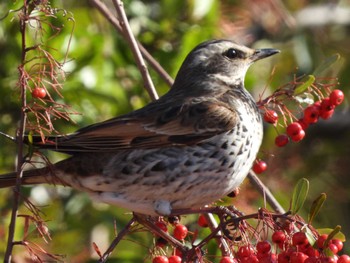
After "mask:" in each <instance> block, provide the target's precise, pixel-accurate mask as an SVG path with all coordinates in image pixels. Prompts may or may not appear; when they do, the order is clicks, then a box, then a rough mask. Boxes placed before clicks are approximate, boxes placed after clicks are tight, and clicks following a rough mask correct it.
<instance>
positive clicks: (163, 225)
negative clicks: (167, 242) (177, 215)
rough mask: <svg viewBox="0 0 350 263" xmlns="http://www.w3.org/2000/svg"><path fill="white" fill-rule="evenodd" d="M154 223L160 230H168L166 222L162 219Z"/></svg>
mask: <svg viewBox="0 0 350 263" xmlns="http://www.w3.org/2000/svg"><path fill="white" fill-rule="evenodd" d="M155 225H156V226H157V227H158V228H160V229H161V230H163V231H164V232H168V227H167V226H166V224H165V223H164V222H163V221H157V222H156V223H155Z"/></svg>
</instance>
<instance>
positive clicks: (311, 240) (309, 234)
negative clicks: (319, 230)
mask: <svg viewBox="0 0 350 263" xmlns="http://www.w3.org/2000/svg"><path fill="white" fill-rule="evenodd" d="M304 233H305V235H306V237H307V240H308V241H309V244H310V245H311V246H313V245H314V244H315V242H316V239H315V237H314V234H313V233H312V231H311V230H310V228H308V227H306V230H304Z"/></svg>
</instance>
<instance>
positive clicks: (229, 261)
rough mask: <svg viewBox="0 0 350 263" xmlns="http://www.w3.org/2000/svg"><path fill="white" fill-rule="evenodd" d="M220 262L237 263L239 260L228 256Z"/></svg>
mask: <svg viewBox="0 0 350 263" xmlns="http://www.w3.org/2000/svg"><path fill="white" fill-rule="evenodd" d="M220 263H237V260H235V259H233V258H231V257H227V256H226V257H222V258H221V259H220Z"/></svg>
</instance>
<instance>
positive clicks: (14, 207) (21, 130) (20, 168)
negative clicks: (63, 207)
mask: <svg viewBox="0 0 350 263" xmlns="http://www.w3.org/2000/svg"><path fill="white" fill-rule="evenodd" d="M26 16H27V6H26V4H24V6H23V17H22V18H21V19H20V31H21V35H22V58H21V59H22V64H21V65H20V66H19V68H18V70H19V75H20V81H19V85H20V91H21V103H22V108H21V112H20V123H19V128H18V131H17V135H16V141H17V168H16V172H17V178H16V185H15V186H14V187H13V189H12V190H13V205H12V212H11V221H10V225H9V233H8V239H7V247H6V251H5V256H4V262H11V257H12V250H13V246H14V236H15V229H16V222H17V214H18V207H19V202H20V201H19V198H20V193H21V181H22V176H23V164H24V161H23V135H24V131H25V123H26V117H27V116H26V113H25V111H24V110H23V109H25V107H26V104H27V101H26V81H25V79H24V78H23V76H24V65H25V60H26V34H25V30H26V20H25V17H26Z"/></svg>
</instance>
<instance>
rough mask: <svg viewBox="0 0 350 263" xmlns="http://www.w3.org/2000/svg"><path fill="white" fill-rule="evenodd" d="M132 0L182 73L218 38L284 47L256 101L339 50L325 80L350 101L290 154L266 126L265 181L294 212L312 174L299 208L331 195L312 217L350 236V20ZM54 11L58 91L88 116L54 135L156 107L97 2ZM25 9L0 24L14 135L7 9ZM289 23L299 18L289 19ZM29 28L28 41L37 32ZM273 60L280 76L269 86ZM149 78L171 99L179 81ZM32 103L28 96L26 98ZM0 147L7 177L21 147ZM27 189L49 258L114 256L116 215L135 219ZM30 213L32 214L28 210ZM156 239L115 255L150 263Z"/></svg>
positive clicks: (11, 26)
mask: <svg viewBox="0 0 350 263" xmlns="http://www.w3.org/2000/svg"><path fill="white" fill-rule="evenodd" d="M266 2H267V3H269V1H266ZM277 2H278V1H277ZM318 2H319V3H318ZM124 3H125V7H126V11H127V14H128V16H129V19H130V24H131V26H132V29H133V31H134V33H135V35H136V37H137V39H138V40H139V41H140V42H141V43H143V45H144V46H145V47H146V48H147V49H148V50H149V52H150V53H151V54H152V55H153V56H154V57H155V58H156V59H157V60H158V61H159V63H160V64H161V65H162V66H163V67H164V68H165V69H166V70H167V71H168V72H169V73H170V74H171V76H172V77H175V75H176V72H177V70H178V68H179V67H180V65H181V63H182V61H183V59H184V58H185V56H186V55H187V54H188V52H189V51H190V50H191V49H192V48H193V47H194V46H195V45H197V44H198V43H200V42H202V41H205V40H208V39H212V38H229V39H233V40H235V41H236V42H239V43H242V44H247V45H253V46H254V47H275V48H279V49H281V51H282V53H281V54H280V55H278V56H275V57H273V58H271V59H269V60H266V61H263V62H259V63H258V64H256V65H254V66H252V68H251V69H250V70H249V72H248V76H247V79H246V86H247V88H248V89H249V90H250V91H251V92H252V93H253V94H254V96H255V97H256V98H258V97H259V94H261V93H262V92H263V90H264V88H266V87H268V86H269V87H268V88H267V90H266V91H265V92H266V93H265V94H269V93H271V90H273V89H275V88H277V87H278V86H281V85H283V84H285V83H286V82H289V81H291V80H292V79H293V74H297V75H301V74H306V75H308V74H312V72H313V70H314V69H315V68H317V66H318V65H319V64H320V63H321V62H322V61H323V60H324V59H325V58H327V57H329V56H331V55H332V54H334V53H339V54H340V55H341V57H342V63H341V65H340V66H332V68H330V70H329V71H327V74H326V75H325V76H324V77H334V76H337V77H338V78H339V83H340V84H341V85H340V88H341V89H343V90H344V93H345V94H346V97H347V101H346V102H345V103H344V105H343V106H342V107H341V108H340V109H337V113H336V115H335V117H334V118H333V119H332V120H330V121H327V122H322V123H320V124H317V125H315V126H313V127H311V128H310V129H309V130H308V133H307V137H306V139H305V140H303V141H302V142H301V143H298V144H292V145H289V146H287V147H286V148H283V149H276V148H275V147H274V146H273V140H274V137H275V136H276V131H275V129H274V128H272V127H266V133H265V140H264V144H263V146H262V157H263V158H264V159H267V160H268V162H269V169H268V171H267V172H266V175H264V178H262V179H263V180H264V181H265V182H266V184H267V185H268V186H269V187H270V188H271V189H272V192H273V193H274V194H275V195H276V197H277V198H278V200H279V201H280V202H281V203H282V205H283V206H284V207H285V208H286V209H288V207H289V201H290V198H291V195H292V186H293V185H295V184H296V182H297V181H298V179H300V178H302V177H305V178H308V180H309V181H310V194H309V197H308V200H307V201H306V205H305V206H304V208H305V209H304V211H302V212H301V215H303V216H304V218H306V215H307V207H308V206H311V204H312V201H313V199H314V198H316V197H317V196H318V195H319V194H320V193H321V192H325V193H327V196H328V199H327V201H326V203H325V205H324V207H323V208H322V210H321V212H320V214H319V215H318V216H317V218H315V219H314V226H316V227H330V228H332V227H334V226H336V225H338V224H340V225H342V226H343V232H344V233H345V234H346V236H350V225H349V221H348V218H350V215H349V213H350V180H349V179H348V177H349V171H350V150H349V149H350V132H349V127H350V121H349V120H350V115H349V110H348V99H349V88H348V83H349V81H350V75H349V74H348V72H349V71H350V63H349V57H350V52H349V45H348V43H349V41H350V39H349V38H350V37H349V36H350V34H349V29H350V23H349V21H348V20H347V22H345V23H341V22H337V21H338V20H334V21H335V22H333V23H330V22H329V20H327V17H325V18H324V21H322V20H321V22H319V24H311V25H310V24H307V23H304V22H303V19H305V17H303V16H302V13H301V11H302V10H304V11H305V10H307V9H308V8H312V7H314V6H315V5H317V6H318V7H323V8H328V7H329V5H330V4H331V3H330V4H327V3H324V2H323V1H300V2H298V1H292V0H285V1H282V2H278V3H279V5H278V6H277V9H273V8H268V4H267V5H266V6H265V5H258V4H257V3H256V2H255V1H232V0H231V1H230V0H223V1H215V0H205V1H200V0H190V1H169V0H161V1H151V0H147V1H139V0H133V1H131V0H128V1H124ZM106 4H108V5H109V7H110V10H114V9H113V5H112V3H111V2H107V1H106ZM334 5H336V8H340V9H342V10H347V11H348V12H349V10H350V5H348V3H346V1H340V2H337V4H334ZM51 6H52V7H56V8H59V9H65V10H66V11H67V14H66V15H64V13H63V12H60V13H58V14H57V16H56V17H51V18H48V19H49V20H50V22H51V23H52V24H54V25H55V26H58V27H60V28H61V29H62V30H61V32H59V34H58V35H56V36H54V37H51V36H50V30H47V32H45V34H44V38H43V41H45V44H47V46H49V47H51V48H52V49H50V52H52V53H53V54H54V56H55V57H56V58H57V59H59V60H60V61H62V60H63V59H64V55H65V52H66V50H67V48H68V43H70V46H69V53H68V58H67V63H66V64H65V65H64V69H65V71H66V72H67V78H66V80H65V82H64V89H63V90H60V92H61V93H62V95H63V97H64V98H61V97H59V96H58V95H57V94H55V93H54V92H52V96H53V97H54V98H55V99H56V100H57V101H58V102H61V103H66V104H68V105H71V106H72V108H73V109H74V110H75V111H77V112H79V113H80V114H76V115H73V116H72V119H73V120H74V122H71V123H69V122H66V121H64V120H55V122H54V124H55V128H56V130H58V131H59V132H61V133H68V132H72V131H74V130H76V129H78V128H80V127H83V126H85V125H88V124H91V123H94V122H98V121H103V120H106V119H108V118H111V117H113V116H116V115H120V114H123V113H127V112H129V111H131V110H134V109H137V108H140V107H142V106H143V105H145V104H146V103H147V102H149V97H148V95H147V93H146V92H145V90H144V89H143V84H142V79H141V77H140V74H139V72H138V70H137V67H136V66H135V63H134V59H133V57H132V54H131V52H130V50H129V47H128V44H127V43H126V42H125V40H124V39H123V38H122V37H121V36H120V35H118V33H117V32H116V31H115V29H114V28H113V27H112V26H111V25H110V24H109V23H108V21H107V20H106V19H105V18H104V17H102V16H101V15H100V13H99V12H98V11H97V10H96V9H94V8H93V6H92V5H90V4H88V3H87V2H79V1H51ZM20 7H21V2H19V1H17V2H16V1H15V2H13V1H4V2H1V3H0V17H4V18H3V19H2V20H1V21H0V54H1V62H2V63H0V79H1V82H0V130H1V131H2V132H4V133H7V134H11V135H14V134H15V132H16V129H17V122H18V119H19V112H20V99H19V89H18V86H17V82H18V71H17V67H18V65H19V64H20V61H21V52H22V51H21V45H20V43H21V42H20V40H21V37H20V32H19V25H18V15H19V12H18V11H13V12H12V11H11V12H9V10H17V9H18V8H20ZM331 14H332V13H331ZM334 15H336V14H334ZM70 18H72V19H70ZM290 19H292V21H294V24H288V21H289V20H290ZM315 20H316V19H315ZM317 21H318V20H317ZM29 28H30V31H31V32H29V33H28V37H29V38H30V37H31V35H30V34H34V33H35V30H36V28H35V27H34V26H32V27H31V26H29ZM51 33H52V32H51ZM253 43H254V44H253ZM273 67H275V71H274V75H273V78H272V80H271V81H269V76H270V74H271V71H272V69H273ZM151 75H152V79H153V81H154V83H155V86H156V87H157V90H158V92H159V93H160V94H164V93H165V92H166V91H167V90H168V88H169V87H167V85H166V84H164V82H163V81H162V80H161V78H160V77H159V76H158V75H157V74H156V73H154V71H152V70H151ZM316 77H320V76H316ZM31 99H32V98H31V97H30V96H28V100H31ZM0 149H1V150H0V172H8V171H12V170H13V169H14V160H15V156H16V146H15V145H14V144H13V143H12V142H11V141H9V140H7V139H6V138H3V137H0ZM47 154H48V156H49V157H50V159H51V160H52V161H55V160H58V159H60V158H62V156H59V155H57V154H53V153H47ZM242 188H243V189H242V190H241V194H240V195H239V196H238V197H237V199H236V200H235V204H237V206H238V208H239V209H241V210H243V211H244V212H246V213H249V212H252V211H256V208H257V207H259V206H264V203H263V198H262V197H260V196H258V195H257V194H256V193H255V192H254V190H252V189H251V187H250V186H249V184H248V183H245V184H244V185H243V186H242ZM24 195H25V196H30V198H31V199H32V200H33V202H34V203H37V204H38V206H39V208H40V209H41V210H42V212H43V214H42V216H43V218H44V220H47V224H48V226H49V229H50V231H51V236H52V241H51V242H50V243H49V244H47V245H46V244H44V243H43V242H42V241H41V238H40V236H39V235H38V233H37V232H36V231H35V230H34V228H33V227H32V228H31V230H32V233H31V234H30V240H31V241H32V242H38V243H40V244H41V245H42V246H43V247H45V249H47V250H48V251H50V252H51V253H55V254H64V255H66V256H67V258H66V261H67V262H89V261H91V262H94V260H93V259H92V258H93V257H91V253H92V251H93V250H92V248H91V243H92V242H93V241H94V242H96V243H97V244H98V245H99V246H101V247H100V249H101V250H102V251H104V250H105V249H106V245H107V244H108V243H109V242H110V241H111V240H112V238H113V236H114V230H113V222H114V220H116V225H117V229H121V228H122V227H123V225H125V224H126V222H127V221H128V219H130V215H129V214H128V212H127V211H124V210H122V209H120V208H116V207H110V206H106V205H101V204H96V203H93V202H91V201H90V199H89V198H88V197H87V196H86V195H85V194H82V193H77V192H75V191H72V190H69V189H65V188H62V187H59V188H54V187H42V186H37V187H34V188H28V187H27V188H25V189H24ZM11 198H12V194H11V191H10V190H8V189H1V190H0V209H1V210H0V211H1V217H0V258H1V257H2V256H3V253H4V251H3V248H5V247H6V232H7V226H8V223H9V213H10V209H11V204H12V203H11ZM20 213H21V214H28V213H29V212H28V210H27V209H26V208H25V207H24V206H22V207H21V208H20ZM23 222H24V221H23V220H22V219H19V221H18V226H17V231H16V239H17V240H20V239H21V238H22V234H23V224H24V223H23ZM183 222H184V223H188V224H189V227H190V230H192V231H193V230H195V229H196V228H197V226H196V224H195V223H194V222H195V217H192V216H188V217H186V218H184V219H183ZM94 233H95V234H94ZM96 233H98V234H96ZM152 240H153V238H152V236H151V235H150V234H147V233H135V234H133V235H131V236H130V237H128V239H127V240H125V241H122V242H121V244H120V245H119V246H118V248H117V249H116V250H115V252H114V254H113V256H112V257H111V260H110V261H109V262H120V261H121V260H122V262H142V261H143V260H145V259H147V255H148V254H149V249H150V248H151V246H152V242H153V241H152ZM345 247H349V245H348V244H346V245H345ZM209 249H210V254H215V253H217V252H216V250H217V248H216V247H215V243H211V244H210V245H209ZM347 252H348V253H349V252H350V250H349V249H347ZM24 256H25V253H24V249H23V247H22V248H21V247H19V248H18V247H17V248H16V250H15V259H16V258H21V257H24ZM95 258H96V257H95Z"/></svg>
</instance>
